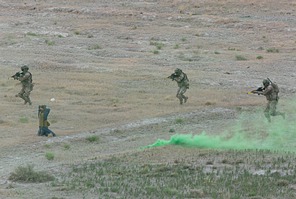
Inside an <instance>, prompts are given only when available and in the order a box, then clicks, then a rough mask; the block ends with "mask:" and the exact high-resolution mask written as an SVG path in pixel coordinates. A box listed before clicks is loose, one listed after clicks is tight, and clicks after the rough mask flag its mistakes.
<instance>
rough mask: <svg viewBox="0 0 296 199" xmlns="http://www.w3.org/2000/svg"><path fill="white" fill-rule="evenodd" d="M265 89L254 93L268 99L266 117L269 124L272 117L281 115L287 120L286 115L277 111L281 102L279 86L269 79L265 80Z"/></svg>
mask: <svg viewBox="0 0 296 199" xmlns="http://www.w3.org/2000/svg"><path fill="white" fill-rule="evenodd" d="M262 83H263V88H262V87H260V89H257V90H254V91H252V93H257V94H258V95H264V96H265V97H266V99H267V105H266V109H265V111H264V115H265V117H266V118H267V120H268V122H271V116H277V115H281V116H282V117H283V118H284V119H285V113H281V112H278V111H276V106H277V104H278V101H279V96H278V93H279V88H278V86H277V84H275V83H273V82H271V81H270V79H269V78H267V79H264V80H263V82H262Z"/></svg>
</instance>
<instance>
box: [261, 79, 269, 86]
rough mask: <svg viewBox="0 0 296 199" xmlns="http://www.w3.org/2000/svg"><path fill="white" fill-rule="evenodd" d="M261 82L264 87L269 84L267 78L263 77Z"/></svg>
mask: <svg viewBox="0 0 296 199" xmlns="http://www.w3.org/2000/svg"><path fill="white" fill-rule="evenodd" d="M262 83H263V85H264V87H267V86H268V85H269V84H270V82H269V81H268V79H264V80H263V82H262Z"/></svg>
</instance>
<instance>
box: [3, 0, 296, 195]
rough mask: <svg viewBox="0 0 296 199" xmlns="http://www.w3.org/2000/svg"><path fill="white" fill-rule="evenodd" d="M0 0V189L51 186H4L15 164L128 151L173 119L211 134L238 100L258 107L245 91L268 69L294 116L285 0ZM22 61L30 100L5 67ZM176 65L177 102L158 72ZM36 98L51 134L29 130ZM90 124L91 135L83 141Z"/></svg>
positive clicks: (291, 37) (59, 166)
mask: <svg viewBox="0 0 296 199" xmlns="http://www.w3.org/2000/svg"><path fill="white" fill-rule="evenodd" d="M0 11H1V12H0V13H1V14H0V26H1V32H0V38H1V40H0V54H1V59H0V67H1V74H0V77H1V78H0V93H1V95H0V99H1V104H0V110H1V115H0V138H1V139H0V148H1V155H0V162H1V164H0V198H52V197H53V195H52V194H51V192H50V190H49V191H47V189H46V188H40V186H38V185H36V186H35V187H34V186H31V188H30V191H28V190H27V186H29V185H24V184H15V185H13V188H7V187H8V185H9V184H10V183H11V182H9V181H8V176H9V174H10V173H11V172H12V171H13V170H14V169H15V168H16V167H18V166H20V165H26V164H31V163H33V164H34V165H35V167H36V168H37V169H40V170H42V169H43V170H44V169H45V170H49V171H52V172H55V171H60V170H63V168H64V165H70V164H73V163H74V164H75V163H80V162H84V161H87V160H91V159H93V158H107V157H110V156H111V155H114V154H122V153H133V152H135V151H137V150H138V149H139V148H140V147H143V146H146V145H149V144H152V143H154V142H155V141H156V140H157V139H160V138H162V139H169V138H170V137H171V136H172V135H173V134H172V133H171V132H169V131H170V130H171V129H174V131H175V132H176V133H184V134H185V133H190V134H200V133H201V132H202V131H206V132H207V133H208V134H210V135H218V134H219V133H221V132H222V131H224V130H227V129H228V128H229V127H231V126H232V125H233V124H234V123H235V122H236V121H237V119H238V117H239V115H240V114H241V113H242V112H252V111H255V110H257V109H259V110H260V111H261V110H262V109H263V108H264V106H265V103H266V101H265V99H264V97H261V96H257V95H247V92H248V91H250V90H252V89H255V88H257V87H259V86H261V82H262V80H263V79H264V78H266V77H269V78H270V79H271V80H274V81H276V82H277V83H278V85H279V86H280V88H281V93H280V97H281V101H280V104H279V107H278V108H279V109H280V110H282V111H285V112H286V113H287V115H288V116H290V118H293V114H294V111H293V109H291V107H290V106H289V104H291V101H293V99H294V95H295V92H296V89H295V83H296V82H295V76H296V69H295V61H296V57H295V55H296V53H295V52H296V47H295V46H296V38H295V33H296V21H295V17H296V3H295V2H293V1H291V0H282V1H276V0H260V1H259V0H251V1H249V0H239V1H237V0H221V1H220V0H207V1H204V0H196V1H193V0H186V1H184V0H162V1H160V0H126V1H115V0H84V1H78V0H71V1H70V0H63V1H57V0H25V1H18V0H9V1H8V0H0ZM23 64H27V65H28V66H29V67H30V72H31V73H32V74H33V81H34V83H35V87H34V90H33V91H32V93H31V99H32V102H33V105H32V106H29V105H24V104H23V101H22V100H21V99H20V98H16V97H15V94H16V93H18V91H19V90H20V88H21V86H20V85H19V83H18V82H17V81H15V80H13V79H11V78H9V77H10V76H11V75H13V74H14V73H16V72H17V71H19V70H20V67H21V66H22V65H23ZM175 68H181V69H182V70H183V71H184V72H185V73H186V74H187V75H188V77H189V79H190V89H189V90H188V91H187V93H186V95H188V96H189V100H188V102H187V103H186V104H183V105H179V103H178V99H177V98H176V97H175V94H176V90H177V85H176V83H175V82H172V81H171V80H169V79H167V78H166V77H167V76H169V75H170V74H171V73H173V72H174V69H175ZM51 98H55V101H54V102H52V101H50V99H51ZM41 104H46V105H48V106H49V107H50V108H51V113H50V115H49V121H50V122H51V129H52V130H53V131H54V132H55V133H56V134H57V135H58V136H57V137H56V138H45V137H38V136H36V133H37V129H38V118H37V108H38V105H41ZM262 119H263V120H264V118H262ZM291 120H292V119H291ZM176 121H184V122H182V124H178V122H176ZM291 122H292V121H291ZM90 135H98V136H99V137H100V143H99V144H96V145H94V144H89V143H87V142H86V141H85V138H86V137H88V136H90ZM65 144H69V145H70V146H71V150H67V151H65V150H63V146H64V145H65ZM48 150H51V151H53V152H55V154H57V155H56V157H55V159H54V161H48V160H47V159H46V158H45V157H44V153H45V152H46V151H48ZM178 150H179V149H178ZM178 150H177V151H178ZM177 151H176V154H177ZM158 152H159V151H158ZM168 161H169V160H168ZM61 197H65V198H67V197H68V196H62V195H61ZM72 197H73V196H72ZM69 198H70V196H69Z"/></svg>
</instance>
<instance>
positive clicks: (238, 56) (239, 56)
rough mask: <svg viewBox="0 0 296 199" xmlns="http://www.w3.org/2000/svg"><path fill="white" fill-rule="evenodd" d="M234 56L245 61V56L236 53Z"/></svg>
mask: <svg viewBox="0 0 296 199" xmlns="http://www.w3.org/2000/svg"><path fill="white" fill-rule="evenodd" d="M235 58H236V60H238V61H245V60H247V58H245V57H243V56H242V55H236V56H235Z"/></svg>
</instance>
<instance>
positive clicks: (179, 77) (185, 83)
mask: <svg viewBox="0 0 296 199" xmlns="http://www.w3.org/2000/svg"><path fill="white" fill-rule="evenodd" d="M175 74H176V76H175V77H174V78H173V80H175V81H176V82H177V83H178V87H179V89H178V91H177V95H176V97H177V98H178V99H179V100H180V104H183V102H184V103H186V102H187V100H188V97H186V96H185V95H184V93H185V92H186V91H187V89H189V79H188V77H187V75H186V74H185V73H184V72H183V71H182V70H181V69H179V68H177V69H176V70H175Z"/></svg>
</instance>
